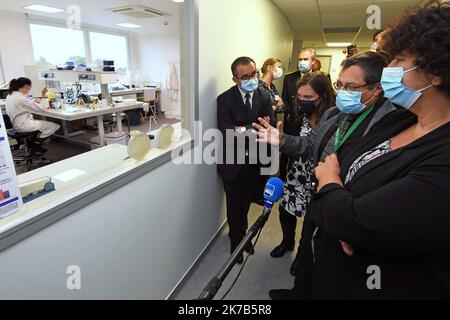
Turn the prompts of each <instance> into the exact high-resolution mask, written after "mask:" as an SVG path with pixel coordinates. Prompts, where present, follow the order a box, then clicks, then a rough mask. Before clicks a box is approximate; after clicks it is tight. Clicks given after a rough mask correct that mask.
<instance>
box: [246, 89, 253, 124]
mask: <svg viewBox="0 0 450 320" xmlns="http://www.w3.org/2000/svg"><path fill="white" fill-rule="evenodd" d="M251 98H252V96H251V95H250V93H247V94H246V95H245V108H246V109H247V114H248V121H249V122H251V121H252V103H251Z"/></svg>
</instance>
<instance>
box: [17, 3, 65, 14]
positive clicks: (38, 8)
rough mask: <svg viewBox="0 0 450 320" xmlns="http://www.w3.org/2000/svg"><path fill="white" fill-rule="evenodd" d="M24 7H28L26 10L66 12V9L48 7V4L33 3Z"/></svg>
mask: <svg viewBox="0 0 450 320" xmlns="http://www.w3.org/2000/svg"><path fill="white" fill-rule="evenodd" d="M24 9H26V10H33V11H39V12H45V13H59V12H64V11H65V10H63V9H58V8H54V7H48V6H41V5H39V4H34V5H31V6H27V7H25V8H24Z"/></svg>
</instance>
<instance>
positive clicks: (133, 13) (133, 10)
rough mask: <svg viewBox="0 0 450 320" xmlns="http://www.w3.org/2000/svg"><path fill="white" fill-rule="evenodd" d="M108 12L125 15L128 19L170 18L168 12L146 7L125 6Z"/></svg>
mask: <svg viewBox="0 0 450 320" xmlns="http://www.w3.org/2000/svg"><path fill="white" fill-rule="evenodd" d="M107 11H111V12H114V13H118V14H123V15H125V16H127V17H131V18H137V19H148V18H159V17H168V16H170V15H169V14H168V13H166V12H163V11H160V10H156V9H152V8H149V7H144V6H125V7H120V8H113V9H107Z"/></svg>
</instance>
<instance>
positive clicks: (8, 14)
mask: <svg viewBox="0 0 450 320" xmlns="http://www.w3.org/2000/svg"><path fill="white" fill-rule="evenodd" d="M180 12H181V10H180V6H179V4H178V3H176V2H174V1H170V0H152V1H133V2H132V4H131V5H130V2H128V1H106V0H100V1H95V2H90V1H89V2H88V1H73V0H71V1H57V2H56V1H27V0H19V1H9V2H2V6H1V8H0V36H1V38H2V39H4V40H6V39H9V40H8V41H3V42H2V44H1V45H0V106H1V110H2V113H3V119H4V121H5V126H6V128H7V130H8V138H9V143H10V146H11V150H12V153H13V159H14V165H15V169H16V172H17V174H18V175H20V174H22V173H26V172H30V171H33V170H36V169H39V168H42V167H45V166H48V165H50V164H54V163H58V162H60V161H63V160H67V159H70V158H72V157H76V156H79V155H81V154H84V153H86V152H89V151H92V150H96V149H99V148H103V147H105V146H108V145H112V144H121V145H128V142H129V141H130V139H131V138H132V136H133V135H136V134H143V135H146V136H147V137H148V138H149V139H150V141H151V143H156V140H157V138H158V133H159V130H160V129H161V128H166V127H168V126H169V127H171V128H173V126H175V127H176V126H177V125H178V126H179V125H180V121H181V88H180ZM12 30H13V31H14V32H13V33H11V32H12Z"/></svg>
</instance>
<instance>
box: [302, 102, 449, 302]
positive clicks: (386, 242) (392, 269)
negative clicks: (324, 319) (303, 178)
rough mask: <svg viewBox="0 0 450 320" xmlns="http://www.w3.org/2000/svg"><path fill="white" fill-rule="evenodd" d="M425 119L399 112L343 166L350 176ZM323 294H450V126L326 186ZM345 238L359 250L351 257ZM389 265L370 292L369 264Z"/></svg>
mask: <svg viewBox="0 0 450 320" xmlns="http://www.w3.org/2000/svg"><path fill="white" fill-rule="evenodd" d="M416 122H417V118H416V117H415V116H414V115H412V114H411V113H409V111H406V110H405V111H403V112H395V113H391V114H390V115H388V116H387V117H385V118H384V119H383V120H381V121H380V122H379V123H378V124H377V125H376V127H374V130H373V131H372V132H376V133H377V134H373V135H370V136H368V137H366V138H365V139H364V140H362V141H361V144H360V145H359V146H357V147H355V148H354V149H353V154H352V156H348V157H347V158H346V159H345V160H344V161H343V163H341V167H342V173H341V178H342V179H344V178H345V176H346V174H347V172H348V169H349V167H350V166H351V164H352V163H353V162H354V161H355V160H356V159H357V158H358V157H359V156H360V155H361V154H363V153H364V152H366V151H368V150H370V149H371V148H373V147H375V146H377V145H379V144H380V143H382V142H384V141H386V140H388V139H390V138H392V137H394V136H396V135H397V134H398V133H400V132H402V131H404V130H405V129H406V128H408V127H410V126H412V125H413V124H414V123H416ZM309 213H310V214H311V219H312V220H313V221H314V223H315V224H316V225H318V226H319V230H318V232H317V234H316V235H315V237H314V253H315V264H314V276H313V282H312V291H313V298H315V299H449V298H450V123H448V124H446V125H444V126H442V127H440V128H438V129H437V130H435V131H433V132H431V133H429V134H428V135H426V136H424V137H422V138H421V139H419V140H417V141H415V142H413V143H412V144H410V145H408V146H406V147H404V148H401V149H398V150H394V151H392V152H390V153H388V154H386V155H385V156H383V157H380V158H378V159H375V160H373V161H372V162H370V163H369V164H367V165H366V166H364V167H363V168H361V169H360V170H359V171H358V172H357V174H356V175H355V176H354V178H353V180H352V181H351V182H350V183H349V184H348V185H346V186H345V188H342V187H341V186H339V185H337V184H330V185H328V186H325V187H324V188H323V190H322V191H321V192H320V193H319V194H317V195H316V197H315V200H314V201H313V202H312V204H311V207H310V208H309ZM339 240H342V241H345V242H347V243H349V244H351V245H353V246H354V248H355V254H354V256H353V257H348V256H346V255H345V254H344V252H343V250H342V248H341V245H340V243H339ZM371 266H377V267H379V268H380V270H381V290H369V289H368V287H367V280H368V279H369V277H370V275H371V274H368V268H369V267H371Z"/></svg>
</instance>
